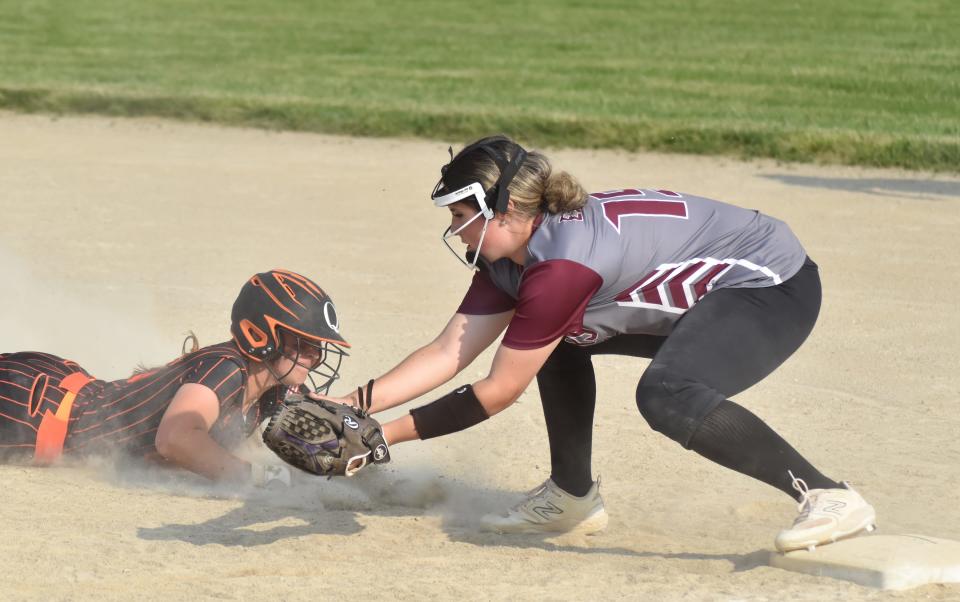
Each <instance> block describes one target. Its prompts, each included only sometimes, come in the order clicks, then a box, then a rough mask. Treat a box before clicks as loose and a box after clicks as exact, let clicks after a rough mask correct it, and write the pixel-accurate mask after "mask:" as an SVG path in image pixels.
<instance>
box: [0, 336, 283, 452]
mask: <svg viewBox="0 0 960 602" xmlns="http://www.w3.org/2000/svg"><path fill="white" fill-rule="evenodd" d="M74 372H83V373H85V374H86V371H85V370H83V368H81V367H80V366H79V365H77V364H76V362H72V361H70V360H64V359H62V358H59V357H57V356H54V355H50V354H47V353H38V352H22V353H10V354H4V355H0V452H2V451H7V452H13V451H21V452H25V453H29V452H30V451H31V450H32V447H33V443H34V441H35V440H36V430H37V427H38V426H39V423H40V420H41V418H42V416H43V414H44V412H46V411H47V410H50V411H51V412H56V409H57V408H58V407H59V405H60V401H61V400H62V399H63V395H64V391H63V390H62V389H60V388H59V387H58V386H57V385H58V383H59V381H60V379H62V378H63V377H64V376H66V375H68V374H70V373H74ZM246 376H247V360H246V359H245V358H244V356H243V355H242V354H241V353H240V351H239V350H238V349H237V347H236V345H235V344H234V343H233V341H228V342H226V343H219V344H216V345H210V346H209V347H204V348H202V349H200V350H198V351H195V352H193V353H190V354H187V355H184V356H182V357H180V358H178V359H176V360H174V361H172V362H170V363H169V364H167V365H166V366H164V367H162V368H157V369H153V370H150V371H148V372H144V373H141V374H135V375H134V376H131V377H130V378H126V379H123V380H116V381H109V382H108V381H102V380H93V381H91V382H90V383H88V384H87V385H85V386H84V387H83V388H82V389H81V390H80V393H79V395H78V396H77V398H76V401H75V402H74V406H73V410H72V412H71V415H70V422H69V428H68V431H67V438H66V441H65V443H64V453H66V454H87V453H99V452H104V451H107V450H116V449H120V450H123V451H125V452H127V453H130V454H134V455H151V454H153V453H155V452H156V449H155V445H154V440H155V438H156V434H157V428H158V426H159V424H160V420H161V418H162V417H163V414H164V412H165V411H166V409H167V407H168V406H169V405H170V401H171V400H172V399H173V396H174V395H175V394H176V392H177V390H178V389H179V388H180V387H181V386H182V385H184V384H187V383H197V384H200V385H204V386H206V387H208V388H209V389H210V390H212V391H213V392H214V393H215V394H216V396H217V399H218V401H219V404H220V414H219V416H218V417H217V420H216V422H215V423H214V424H213V426H212V427H211V429H210V435H211V436H212V437H213V439H214V440H215V441H217V442H218V443H219V444H220V445H222V446H224V447H226V448H231V447H233V446H235V445H236V444H237V443H239V442H240V441H242V440H243V439H244V438H245V437H246V436H248V435H249V434H251V433H252V432H253V430H254V429H255V428H256V426H257V425H258V424H259V423H260V421H261V420H262V419H263V418H264V417H266V416H269V415H270V414H271V413H272V412H273V411H274V409H275V408H276V405H277V404H278V403H279V402H280V400H281V399H282V396H283V395H285V393H286V387H282V386H279V385H278V386H276V387H273V388H271V389H269V390H268V391H266V392H265V393H264V394H263V395H262V396H261V397H260V399H259V400H258V401H257V403H254V404H252V405H251V406H250V408H248V410H247V411H246V413H244V412H243V410H242V405H243V398H244V393H245V391H246ZM41 378H45V379H47V380H46V386H44V387H43V388H42V390H40V389H39V388H38V387H37V386H36V383H37V382H38V379H41Z"/></svg>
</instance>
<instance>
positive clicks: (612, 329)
mask: <svg viewBox="0 0 960 602" xmlns="http://www.w3.org/2000/svg"><path fill="white" fill-rule="evenodd" d="M527 249H528V260H527V263H526V265H524V266H523V267H521V266H518V265H517V264H515V263H513V262H512V261H510V260H509V259H500V260H498V261H495V262H492V263H490V262H486V261H484V260H481V262H482V269H481V270H480V272H478V274H477V275H476V276H475V277H474V282H473V284H472V285H471V287H470V290H469V291H468V292H467V296H466V297H465V299H464V301H463V303H462V304H461V306H460V309H459V310H458V311H460V312H461V313H467V314H469V313H474V314H489V313H495V312H499V311H505V310H506V309H510V308H512V309H515V310H516V313H515V315H514V317H513V319H512V320H511V323H510V326H509V327H508V328H507V332H506V334H505V335H504V340H503V343H504V345H506V346H508V347H513V348H518V349H530V348H536V347H541V346H543V345H546V344H548V343H549V342H551V341H553V340H555V339H556V338H557V337H559V336H564V337H565V340H566V341H567V342H570V343H574V344H579V345H593V344H596V343H600V342H602V341H604V340H606V339H609V338H610V337H613V336H616V335H618V334H652V335H667V334H669V333H670V331H671V330H672V329H673V325H674V324H675V323H676V322H677V320H679V319H680V318H681V317H682V316H683V314H684V313H685V312H686V311H688V310H689V309H690V308H691V307H693V306H694V305H695V304H696V303H697V301H699V300H700V299H702V298H703V297H704V296H705V295H707V294H709V293H710V292H711V291H715V290H719V289H722V288H737V287H767V286H775V285H777V284H780V283H781V282H784V281H785V280H787V279H789V278H790V277H791V276H793V275H794V274H795V273H796V272H797V271H798V270H799V269H800V267H801V266H802V265H803V262H804V260H805V258H806V252H805V251H804V249H803V246H802V245H801V244H800V241H799V240H797V237H796V236H795V235H794V234H793V232H792V231H791V230H790V228H789V227H788V226H787V225H786V224H785V223H784V222H782V221H780V220H777V219H774V218H772V217H769V216H766V215H764V214H762V213H760V212H758V211H753V210H749V209H744V208H741V207H737V206H734V205H730V204H727V203H722V202H720V201H715V200H712V199H708V198H704V197H698V196H693V195H688V194H678V193H676V192H672V191H669V190H649V189H632V188H631V189H623V190H613V191H608V192H599V193H594V194H591V195H590V197H589V199H588V200H587V204H586V205H585V206H584V207H583V208H582V209H578V210H576V211H571V212H568V213H564V214H545V215H544V216H543V217H542V220H541V221H540V223H539V224H538V225H537V227H536V229H535V231H534V232H533V234H532V236H531V238H530V241H529V243H528V247H527ZM493 289H496V290H493Z"/></svg>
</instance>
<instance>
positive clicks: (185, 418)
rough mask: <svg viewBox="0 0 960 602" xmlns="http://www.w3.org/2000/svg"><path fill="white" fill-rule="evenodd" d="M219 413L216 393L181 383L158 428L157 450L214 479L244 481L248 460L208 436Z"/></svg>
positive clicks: (248, 469)
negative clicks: (235, 454)
mask: <svg viewBox="0 0 960 602" xmlns="http://www.w3.org/2000/svg"><path fill="white" fill-rule="evenodd" d="M219 415H220V403H219V401H218V400H217V395H216V394H215V393H214V392H213V391H212V390H211V389H210V388H209V387H206V386H204V385H200V384H196V383H187V384H184V385H183V386H181V387H180V388H179V389H178V390H177V393H176V394H175V395H174V396H173V400H172V401H171V402H170V405H169V406H168V407H167V410H166V412H164V414H163V418H162V419H161V420H160V426H159V427H158V428H157V437H156V440H155V444H156V447H157V452H158V453H159V454H160V455H161V456H163V457H164V458H166V459H167V460H169V461H170V462H173V463H174V464H176V465H177V466H180V467H182V468H186V469H187V470H189V471H191V472H195V473H197V474H199V475H203V476H205V477H207V478H208V479H212V480H215V481H234V482H247V481H250V479H251V467H250V464H249V463H248V462H245V461H243V460H241V459H240V458H237V457H236V456H234V455H233V454H231V453H230V452H228V451H227V450H225V449H224V448H223V447H221V446H220V444H218V443H217V442H216V441H214V440H213V438H212V437H211V436H210V428H211V427H212V426H213V424H214V423H215V422H216V420H217V418H218V417H219Z"/></svg>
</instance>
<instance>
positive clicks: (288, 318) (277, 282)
mask: <svg viewBox="0 0 960 602" xmlns="http://www.w3.org/2000/svg"><path fill="white" fill-rule="evenodd" d="M230 332H231V333H232V334H233V339H234V341H236V343H237V346H238V347H239V348H240V351H241V352H243V354H244V355H246V356H247V357H249V358H250V359H252V360H254V361H258V362H262V361H269V360H272V359H274V358H276V357H277V356H278V355H279V354H280V353H281V351H282V347H283V339H282V338H281V332H285V333H287V335H288V337H289V338H291V339H295V340H296V345H297V348H296V354H297V357H299V355H300V350H301V347H302V346H303V345H304V344H306V345H309V346H311V347H314V348H317V349H319V350H320V351H321V354H320V355H321V357H320V360H319V361H318V365H319V364H323V363H326V360H327V359H332V358H329V356H331V355H336V356H338V357H337V359H338V361H337V365H336V366H335V367H334V366H328V368H331V369H332V370H333V373H332V374H324V375H323V376H325V377H329V379H328V381H327V382H326V383H325V384H326V388H329V386H330V383H331V382H332V380H333V379H334V378H336V377H337V372H338V369H339V359H340V358H342V356H343V355H346V353H345V352H344V351H343V349H342V348H343V347H350V344H349V343H347V341H346V340H345V339H344V338H343V336H342V335H341V334H340V321H339V318H338V317H337V310H336V308H335V307H334V305H333V300H332V299H330V297H329V296H328V295H327V294H326V293H325V292H323V289H321V288H320V287H319V286H317V284H316V283H315V282H313V281H312V280H310V279H309V278H307V277H306V276H301V275H300V274H296V273H294V272H290V271H287V270H280V269H277V270H270V271H269V272H262V273H260V274H255V275H254V276H252V277H251V278H250V279H249V280H248V281H247V282H246V284H244V285H243V288H242V289H240V294H239V295H238V296H237V300H236V301H234V303H233V311H232V312H231V314H230ZM320 388H322V387H320Z"/></svg>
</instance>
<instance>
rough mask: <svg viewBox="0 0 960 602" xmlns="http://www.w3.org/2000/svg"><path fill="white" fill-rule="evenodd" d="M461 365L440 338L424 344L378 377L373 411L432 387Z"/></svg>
mask: <svg viewBox="0 0 960 602" xmlns="http://www.w3.org/2000/svg"><path fill="white" fill-rule="evenodd" d="M460 369H461V367H460V366H459V365H458V362H457V359H456V357H454V356H451V355H450V354H448V353H446V352H445V351H444V349H443V346H442V345H441V344H440V343H439V342H438V341H434V342H432V343H430V344H429V345H426V346H424V347H421V348H420V349H417V350H416V351H414V352H413V353H411V354H410V355H409V356H407V358H406V359H404V360H403V361H402V362H400V363H399V364H397V366H396V367H394V368H393V369H392V370H390V371H389V372H387V373H386V374H384V375H383V376H381V377H379V378H377V379H376V381H375V384H374V388H373V405H372V406H371V411H373V412H380V411H383V410H386V409H388V408H392V407H395V406H398V405H400V404H403V403H406V402H408V401H410V400H411V399H415V398H417V397H419V396H421V395H423V394H424V393H427V392H428V391H432V390H433V389H435V388H437V387H439V386H440V385H442V384H443V383H445V382H447V381H449V380H450V379H452V378H453V377H454V376H456V374H457V372H459V371H460Z"/></svg>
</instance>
